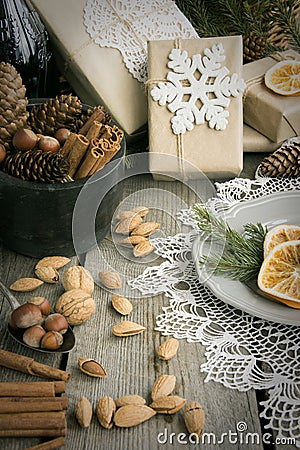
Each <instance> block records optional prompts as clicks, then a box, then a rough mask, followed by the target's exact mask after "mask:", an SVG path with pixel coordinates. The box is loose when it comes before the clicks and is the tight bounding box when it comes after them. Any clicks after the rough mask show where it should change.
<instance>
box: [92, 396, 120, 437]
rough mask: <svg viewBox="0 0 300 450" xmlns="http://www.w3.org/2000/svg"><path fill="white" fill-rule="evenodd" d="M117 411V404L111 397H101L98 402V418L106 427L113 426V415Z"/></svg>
mask: <svg viewBox="0 0 300 450" xmlns="http://www.w3.org/2000/svg"><path fill="white" fill-rule="evenodd" d="M115 411H116V404H115V402H114V400H113V399H112V398H111V397H101V398H100V399H99V400H98V403H97V418H98V420H99V423H100V425H102V426H103V427H104V428H107V429H109V428H111V427H112V426H113V417H114V414H115Z"/></svg>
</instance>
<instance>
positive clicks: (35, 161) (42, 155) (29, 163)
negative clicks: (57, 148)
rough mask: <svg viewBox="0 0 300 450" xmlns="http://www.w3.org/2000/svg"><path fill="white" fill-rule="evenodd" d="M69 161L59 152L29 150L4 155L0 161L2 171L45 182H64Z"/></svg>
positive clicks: (26, 179) (29, 179) (23, 178)
mask: <svg viewBox="0 0 300 450" xmlns="http://www.w3.org/2000/svg"><path fill="white" fill-rule="evenodd" d="M69 167H70V166H69V163H68V161H66V160H65V159H64V158H63V156H62V155H61V154H59V153H50V152H42V150H29V151H27V152H16V153H11V154H9V155H7V156H6V158H5V160H4V161H3V163H2V170H3V172H6V173H8V174H9V175H12V176H14V177H18V178H21V180H25V181H43V182H45V183H53V182H64V181H66V180H67V177H68V173H69Z"/></svg>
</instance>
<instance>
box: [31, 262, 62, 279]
mask: <svg viewBox="0 0 300 450" xmlns="http://www.w3.org/2000/svg"><path fill="white" fill-rule="evenodd" d="M35 274H36V276H37V277H38V278H39V279H40V280H42V281H44V282H45V283H57V282H58V281H59V273H58V272H57V270H56V269H54V268H53V267H51V266H41V267H37V268H36V269H35Z"/></svg>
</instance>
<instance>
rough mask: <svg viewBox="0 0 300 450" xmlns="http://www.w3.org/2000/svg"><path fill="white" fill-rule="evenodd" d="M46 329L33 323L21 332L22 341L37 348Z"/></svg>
mask: <svg viewBox="0 0 300 450" xmlns="http://www.w3.org/2000/svg"><path fill="white" fill-rule="evenodd" d="M45 334H46V331H45V330H44V328H43V327H42V326H41V325H33V326H32V327H30V328H27V330H25V331H24V333H23V342H24V343H25V344H27V345H29V346H30V347H35V348H39V347H40V344H41V340H42V338H43V337H44V335H45Z"/></svg>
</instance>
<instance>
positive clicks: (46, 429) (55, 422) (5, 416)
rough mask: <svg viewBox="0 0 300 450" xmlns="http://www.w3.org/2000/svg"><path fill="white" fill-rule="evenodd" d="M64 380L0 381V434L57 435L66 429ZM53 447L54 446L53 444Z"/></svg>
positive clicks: (10, 435)
mask: <svg viewBox="0 0 300 450" xmlns="http://www.w3.org/2000/svg"><path fill="white" fill-rule="evenodd" d="M65 386H66V383H65V382H64V381H35V382H0V437H12V436H22V437H26V436H28V437H36V436H38V437H45V436H46V437H60V436H65V434H66V430H67V422H66V410H67V407H68V398H67V397H58V396H57V394H61V393H64V392H65ZM54 448H55V447H54Z"/></svg>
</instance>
